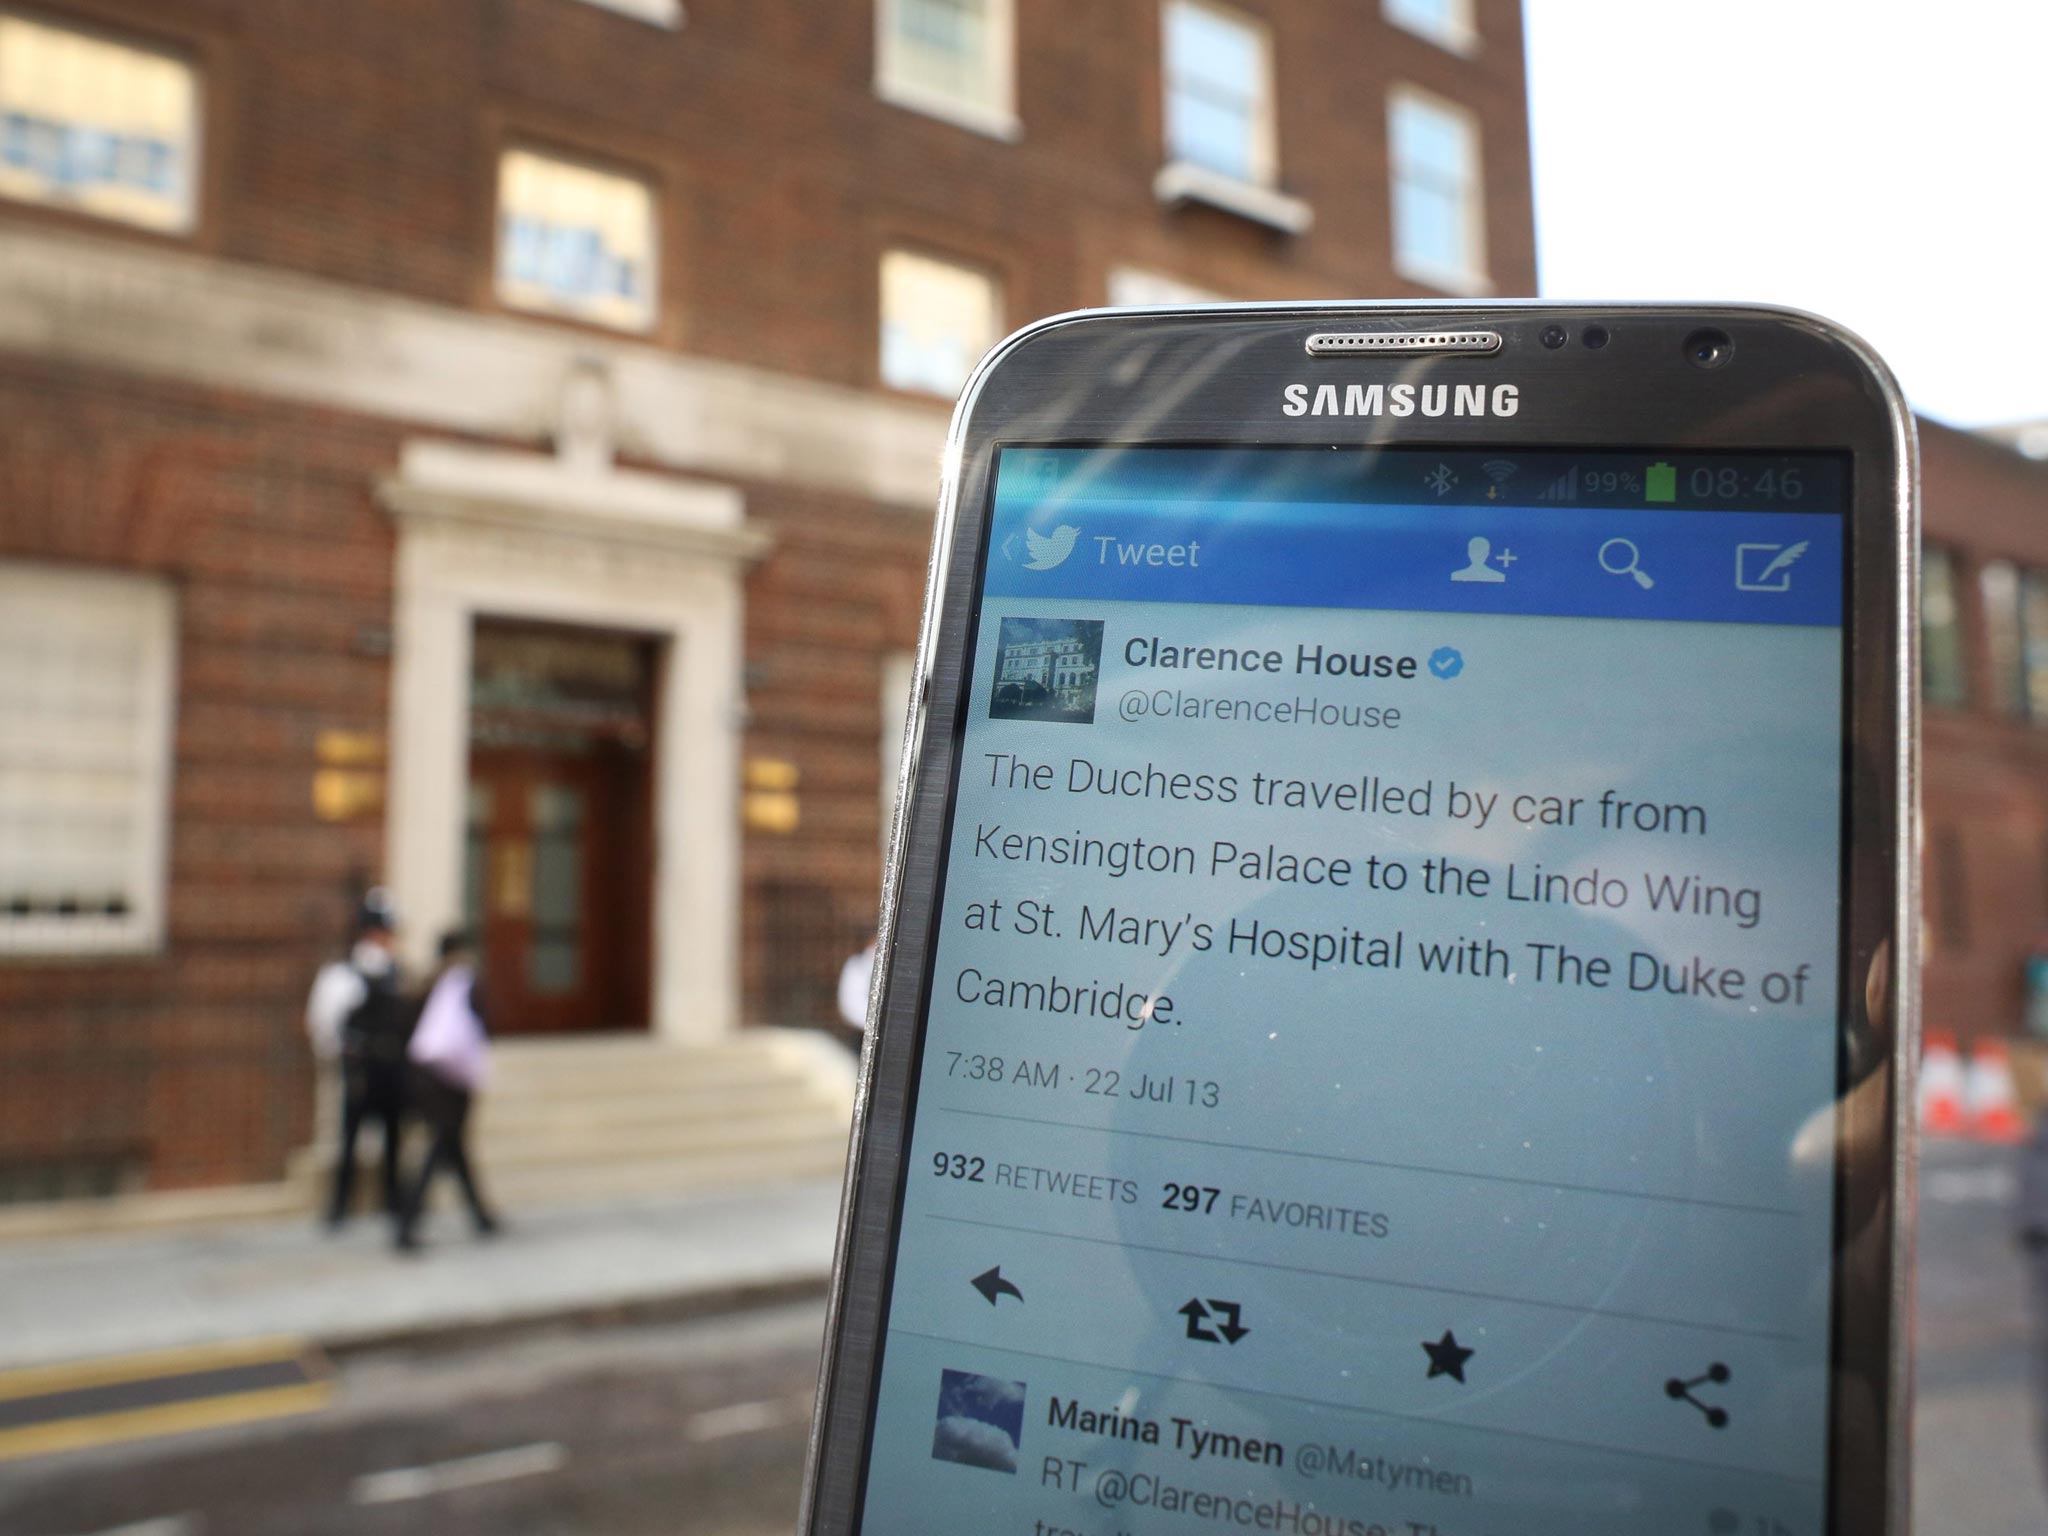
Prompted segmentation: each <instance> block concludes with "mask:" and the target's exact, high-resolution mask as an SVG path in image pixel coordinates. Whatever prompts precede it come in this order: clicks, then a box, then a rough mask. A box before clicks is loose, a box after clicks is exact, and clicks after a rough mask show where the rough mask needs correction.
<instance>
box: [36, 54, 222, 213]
mask: <svg viewBox="0 0 2048 1536" xmlns="http://www.w3.org/2000/svg"><path fill="white" fill-rule="evenodd" d="M198 150H199V82H198V77H197V75H196V74H195V73H194V72H193V69H192V66H191V65H189V64H187V63H185V62H184V61H183V60H181V59H177V58H173V57H172V56H171V55H169V54H167V53H160V52H157V51H156V50H154V49H150V48H140V47H136V46H134V45H133V44H129V43H122V42H116V41H114V40H113V39H111V38H105V37H100V36H98V35H97V34H94V33H90V32H78V31H73V30H72V29H71V28H69V27H56V26H50V25H48V24H46V23H44V22H40V21H30V20H29V19H27V18H26V17H23V16H13V15H6V14H0V196H6V197H11V198H16V199H18V200H20V201H22V202H30V203H42V204H45V205H46V206H49V207H53V208H68V209H72V210H74V211H76V212H79V213H88V214H92V215H95V216H96V217H99V218H103V219H112V220H115V221H117V222H119V223H122V224H133V225H136V226H139V227H140V228H143V229H154V230H162V231H165V232H169V233H178V232H182V231H186V230H189V229H191V228H192V226H193V224H194V222H195V221H196V215H197V209H198V191H197V174H196V169H195V168H196V166H197V163H198Z"/></svg>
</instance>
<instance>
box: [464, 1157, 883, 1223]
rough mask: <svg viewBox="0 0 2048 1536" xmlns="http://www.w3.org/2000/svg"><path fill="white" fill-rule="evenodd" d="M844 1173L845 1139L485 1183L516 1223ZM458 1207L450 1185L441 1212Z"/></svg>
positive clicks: (511, 1173)
mask: <svg viewBox="0 0 2048 1536" xmlns="http://www.w3.org/2000/svg"><path fill="white" fill-rule="evenodd" d="M845 1167H846V1138H845V1137H843V1136H841V1137H838V1138H836V1139H835V1138H832V1137H829V1136H817V1137H808V1138H806V1139H804V1140H802V1141H791V1142H785V1143H783V1144H781V1145H780V1146H776V1147H770V1148H762V1149H760V1150H757V1151H753V1152H749V1153H747V1154H745V1155H733V1154H730V1153H726V1154H716V1155H712V1154H706V1155H702V1156H695V1157H682V1158H645V1159H632V1160H624V1161H613V1162H606V1163H598V1164H588V1165H573V1166H563V1165H555V1166H551V1167H547V1166H535V1167H530V1168H511V1169H507V1170H505V1172H504V1173H503V1174H500V1173H498V1172H496V1171H495V1170H493V1169H490V1168H486V1169H484V1170H483V1173H482V1178H483V1183H484V1189H485V1191H486V1192H487V1193H488V1195H489V1197H490V1198H491V1199H492V1200H493V1201H494V1202H496V1203H497V1204H498V1205H499V1206H501V1207H503V1208H504V1210H505V1211H506V1212H507V1213H509V1215H510V1217H511V1219H512V1220H514V1221H517V1220H518V1213H519V1212H520V1211H521V1210H522V1209H527V1208H532V1207H536V1206H545V1205H561V1204H572V1203H575V1202H578V1201H584V1200H602V1199H620V1198H626V1197H631V1196H636V1195H665V1194H671V1193H675V1192H678V1191H689V1190H700V1189H741V1188H746V1187H749V1186H757V1185H763V1184H774V1183H784V1182H794V1181H796V1180H800V1179H815V1178H837V1177H839V1176H840V1175H841V1174H842V1173H843V1172H844V1170H845ZM453 1199H454V1192H453V1191H452V1190H451V1189H449V1188H447V1187H446V1186H445V1185H444V1186H443V1187H442V1189H441V1190H439V1191H438V1192H437V1197H436V1204H437V1205H438V1206H440V1207H441V1208H443V1209H449V1208H451V1207H452V1204H453Z"/></svg>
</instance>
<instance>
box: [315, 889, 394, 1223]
mask: <svg viewBox="0 0 2048 1536" xmlns="http://www.w3.org/2000/svg"><path fill="white" fill-rule="evenodd" d="M397 925H398V918H397V913H396V912H395V911H394V909H393V907H392V905H391V899H390V897H389V896H388V895H387V894H386V893H385V892H384V891H383V890H382V889H376V890H372V891H370V892H369V893H368V894H367V895H365V896H364V897H363V902H362V906H361V909H360V910H359V911H358V912H357V913H356V920H355V926H354V937H353V941H352V943H351V945H350V948H349V953H348V958H347V959H345V960H336V961H333V962H331V963H330V964H328V965H326V966H323V967H322V968H321V970H320V974H319V975H318V976H317V977H316V978H315V979H314V982H313V993H312V996H311V997H310V998H308V999H307V1002H306V1028H307V1032H308V1034H309V1035H310V1036H311V1037H312V1041H313V1049H314V1051H315V1052H316V1053H317V1054H319V1055H321V1056H323V1057H327V1058H330V1059H335V1060H338V1062H339V1064H340V1068H341V1084H342V1098H341V1145H340V1147H339V1149H338V1152H337V1156H336V1158H335V1163H334V1190H333V1196H332V1198H331V1199H330V1200H329V1202H328V1206H327V1224H328V1226H329V1227H330V1228H337V1227H339V1226H340V1225H341V1224H342V1223H343V1222H344V1221H346V1220H347V1219H348V1211H349V1198H350V1196H351V1194H353V1192H354V1189H355V1176H356V1139H357V1137H358V1136H359V1135H360V1134H361V1132H362V1129H363V1125H364V1123H365V1122H366V1121H370V1120H375V1121H378V1122H380V1123H381V1126H382V1129H383V1132H384V1169H383V1198H384V1209H385V1211H386V1212H388V1213H389V1214H391V1215H394V1216H395V1215H397V1214H398V1211H399V1180H398V1152H399V1138H400V1134H401V1132H402V1130H403V1128H404V1120H405V1101H406V1078H407V1066H406V1054H405V1051H406V1042H407V1040H408V1039H409V1037H410V1036H411V1034H412V1026H413V1022H414V1019H415V1017H416V1015H417V1011H418V1009H417V1003H416V1002H415V1001H414V1000H413V999H411V998H409V997H408V996H407V995H406V993H405V991H404V988H403V986H402V978H401V976H400V974H399V968H398V957H397V954H396V953H395V946H396V937H397V936H396V932H395V930H396V928H397Z"/></svg>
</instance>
